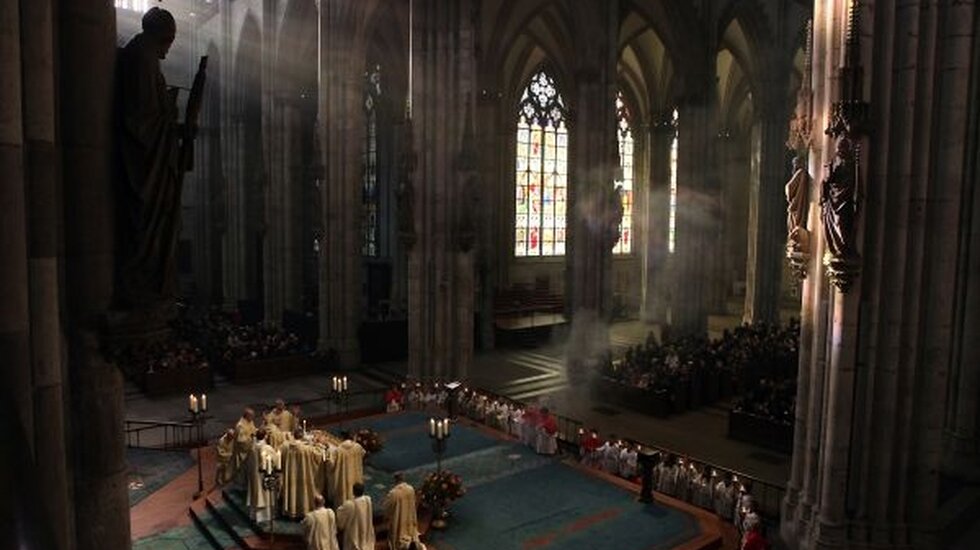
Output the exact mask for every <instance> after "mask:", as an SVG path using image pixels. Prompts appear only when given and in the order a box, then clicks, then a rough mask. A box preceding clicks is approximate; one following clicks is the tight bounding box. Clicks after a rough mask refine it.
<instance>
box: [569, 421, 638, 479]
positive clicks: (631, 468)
mask: <svg viewBox="0 0 980 550" xmlns="http://www.w3.org/2000/svg"><path fill="white" fill-rule="evenodd" d="M639 449H640V446H639V444H637V443H634V442H631V441H626V440H623V439H618V438H617V437H616V435H615V434H613V435H611V436H610V438H609V439H608V440H606V441H602V440H601V439H600V438H599V433H598V432H597V431H596V430H584V429H580V430H579V458H580V460H581V461H582V464H585V465H586V466H591V467H593V468H598V469H600V470H602V471H604V472H608V473H610V474H612V475H615V476H620V477H623V478H626V479H629V480H633V479H634V478H636V475H637V459H638V456H639V455H638V453H639Z"/></svg>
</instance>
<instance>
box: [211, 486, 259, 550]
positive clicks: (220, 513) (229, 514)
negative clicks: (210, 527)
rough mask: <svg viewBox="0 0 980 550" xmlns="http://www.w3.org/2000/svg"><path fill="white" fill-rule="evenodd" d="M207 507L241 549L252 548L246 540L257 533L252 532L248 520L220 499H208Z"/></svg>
mask: <svg viewBox="0 0 980 550" xmlns="http://www.w3.org/2000/svg"><path fill="white" fill-rule="evenodd" d="M205 506H206V507H207V510H208V513H209V514H210V515H211V516H212V517H213V518H214V519H215V520H216V521H217V523H218V524H220V525H221V526H222V527H223V528H224V530H225V532H226V533H227V534H228V535H229V536H230V537H231V538H232V539H234V541H235V543H236V544H237V545H238V546H239V547H241V548H245V549H248V548H250V546H249V545H248V543H247V542H246V541H245V539H247V538H249V537H251V536H254V535H256V534H257V533H256V532H255V531H254V530H252V526H251V524H250V523H249V522H248V521H247V519H246V518H243V517H242V516H241V515H239V514H238V513H237V512H235V511H234V510H232V509H231V508H230V507H229V506H228V504H226V503H225V502H224V500H223V499H220V497H219V498H216V499H212V498H211V497H208V498H207V499H206V500H205Z"/></svg>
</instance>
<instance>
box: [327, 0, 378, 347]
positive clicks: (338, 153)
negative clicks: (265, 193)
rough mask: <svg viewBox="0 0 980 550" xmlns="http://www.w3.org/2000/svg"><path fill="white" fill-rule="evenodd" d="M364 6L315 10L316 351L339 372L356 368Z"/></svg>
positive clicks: (350, 0)
mask: <svg viewBox="0 0 980 550" xmlns="http://www.w3.org/2000/svg"><path fill="white" fill-rule="evenodd" d="M365 4H367V3H366V2H358V1H355V0H343V1H339V2H330V3H326V4H323V3H321V5H320V62H321V64H322V65H321V70H320V74H321V79H320V86H319V97H320V99H319V120H320V123H321V125H322V126H321V132H322V134H321V138H320V143H321V144H322V146H323V152H322V155H323V157H322V158H323V165H324V167H325V169H326V173H325V180H324V183H323V185H322V186H321V196H322V197H323V198H322V201H321V205H322V209H323V212H322V219H323V222H322V223H323V227H324V239H323V244H322V246H321V248H320V294H319V313H320V339H319V343H318V347H319V349H320V351H323V352H328V351H333V352H335V353H336V354H337V357H338V358H339V360H340V362H341V363H342V364H343V365H345V366H351V365H357V364H358V363H359V362H360V351H359V344H358V340H357V329H358V325H359V323H360V306H361V254H360V253H361V248H360V234H361V233H360V227H361V212H362V209H361V194H360V191H361V146H362V144H363V143H364V139H363V135H364V116H363V110H362V109H361V106H360V105H361V97H362V93H363V89H362V83H363V76H362V75H363V68H364V48H363V44H359V42H358V37H357V36H356V34H355V31H356V29H357V28H358V25H362V24H363V21H362V19H363V17H364V15H363V10H364V9H366V6H365Z"/></svg>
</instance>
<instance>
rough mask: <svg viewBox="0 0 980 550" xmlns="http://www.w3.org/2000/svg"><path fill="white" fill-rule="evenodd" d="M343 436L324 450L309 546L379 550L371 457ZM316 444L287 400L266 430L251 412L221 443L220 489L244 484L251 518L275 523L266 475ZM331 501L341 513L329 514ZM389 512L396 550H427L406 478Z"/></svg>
mask: <svg viewBox="0 0 980 550" xmlns="http://www.w3.org/2000/svg"><path fill="white" fill-rule="evenodd" d="M340 435H341V437H340V441H339V442H336V444H335V442H333V441H330V442H327V443H326V445H325V446H324V447H325V448H323V456H322V458H323V460H324V465H325V468H326V472H325V473H326V475H325V476H324V480H323V483H322V485H323V487H322V490H321V492H318V493H316V494H314V495H313V500H312V504H313V505H312V510H311V511H309V512H306V513H305V515H304V518H303V526H304V528H305V533H306V540H307V546H308V548H312V549H318V550H327V549H332V550H337V549H339V548H342V549H343V550H365V549H373V548H374V544H375V533H374V511H373V508H372V503H371V497H370V496H368V495H366V494H365V493H364V464H363V460H364V456H365V454H366V453H365V451H364V448H363V447H361V445H360V444H359V443H357V442H356V441H354V440H353V439H352V438H351V436H350V434H349V433H347V432H342V433H341V434H340ZM310 439H311V434H307V432H306V426H305V423H304V422H301V421H300V419H299V411H298V409H293V410H292V411H290V410H288V409H287V408H286V406H285V403H284V402H283V401H282V400H281V399H280V400H277V401H276V404H275V406H274V407H273V408H272V409H271V410H270V411H268V412H267V413H266V414H264V415H263V424H262V426H261V427H258V426H256V423H255V412H254V411H253V410H252V409H249V408H246V409H245V410H244V412H243V413H242V416H241V418H239V420H238V422H237V423H236V424H235V427H234V428H233V429H229V430H228V431H226V432H225V434H224V435H222V436H221V438H219V440H218V472H217V478H218V479H217V481H218V484H220V485H223V484H226V483H229V482H231V481H234V480H235V479H236V478H238V479H239V480H241V479H242V478H244V484H245V487H246V495H247V496H246V505H247V507H248V510H249V515H250V516H251V518H252V519H253V520H255V521H256V522H265V521H269V520H270V519H272V514H273V513H274V506H273V505H272V504H273V503H272V502H271V501H270V495H269V492H268V491H267V490H266V489H265V488H264V487H263V484H262V481H263V477H264V476H263V475H264V473H265V472H267V471H268V470H270V469H274V470H281V469H282V465H283V454H284V453H290V452H297V450H296V449H294V447H296V448H298V447H300V446H303V445H312V444H313V442H312V441H310ZM284 484H288V482H287V480H284ZM324 494H326V495H327V497H325V496H324ZM327 498H329V499H330V501H331V502H332V503H333V505H334V507H335V509H336V511H334V510H333V509H329V508H326V503H327ZM304 511H305V510H304ZM384 511H385V515H386V517H387V520H388V522H389V534H388V541H389V542H388V544H389V547H390V548H391V550H409V549H411V548H414V549H416V550H423V549H424V546H423V545H422V543H421V541H419V531H418V519H417V515H416V507H415V490H414V489H413V488H412V487H411V486H410V485H408V484H407V483H405V482H404V480H402V479H401V476H400V475H396V484H395V486H394V487H393V488H392V490H391V491H390V492H389V493H388V496H387V497H386V498H385V502H384ZM338 533H340V534H341V538H340V543H339V544H338V538H337V534H338Z"/></svg>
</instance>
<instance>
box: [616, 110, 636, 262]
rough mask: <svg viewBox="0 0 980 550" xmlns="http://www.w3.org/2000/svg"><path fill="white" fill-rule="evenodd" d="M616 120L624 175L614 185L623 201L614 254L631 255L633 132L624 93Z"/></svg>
mask: <svg viewBox="0 0 980 550" xmlns="http://www.w3.org/2000/svg"><path fill="white" fill-rule="evenodd" d="M616 119H617V121H618V123H617V134H616V137H617V138H618V140H619V167H620V169H621V170H622V175H621V176H620V177H621V179H619V180H617V181H616V182H615V183H614V185H615V186H616V187H617V188H619V191H620V193H619V198H620V200H621V201H623V221H622V223H621V224H620V225H619V242H617V243H616V246H614V247H613V254H629V253H630V252H632V251H633V131H632V130H631V129H630V112H629V108H627V107H626V102H625V101H623V93H622V92H620V93H618V94H617V95H616Z"/></svg>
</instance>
